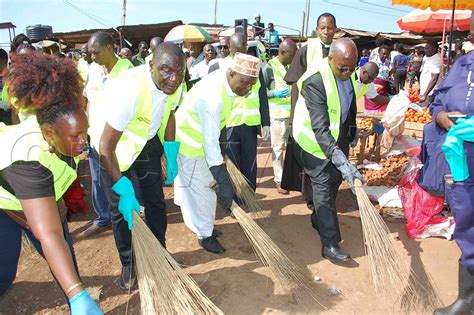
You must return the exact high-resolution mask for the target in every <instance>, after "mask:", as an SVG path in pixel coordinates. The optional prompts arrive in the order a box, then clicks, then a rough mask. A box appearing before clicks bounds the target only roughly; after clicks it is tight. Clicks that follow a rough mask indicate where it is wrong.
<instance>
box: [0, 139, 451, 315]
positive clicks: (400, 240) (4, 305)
mask: <svg viewBox="0 0 474 315" xmlns="http://www.w3.org/2000/svg"><path fill="white" fill-rule="evenodd" d="M269 152H270V149H269V147H268V144H267V145H266V146H265V145H264V146H263V147H262V148H260V152H259V160H258V165H259V169H258V174H259V179H258V181H259V184H258V189H257V193H258V197H259V198H260V199H261V200H262V203H263V205H264V207H265V209H268V210H269V215H270V218H269V219H260V220H257V221H258V223H259V224H260V225H261V226H262V228H263V229H264V230H265V231H266V232H267V233H268V235H270V237H271V238H272V239H273V240H274V241H275V243H276V244H278V246H279V247H280V248H281V249H282V250H283V251H284V252H285V253H286V254H287V255H288V256H289V257H290V258H291V259H292V261H293V262H295V263H296V264H297V265H298V266H300V267H301V268H302V269H303V270H304V272H305V275H306V276H307V277H309V278H310V279H314V277H315V276H316V277H319V278H320V281H314V280H313V281H314V283H315V286H316V287H317V288H318V292H319V293H320V301H321V302H322V303H323V304H324V305H325V306H326V307H327V309H326V310H323V309H321V308H320V307H318V305H316V304H306V303H303V304H297V303H296V302H295V300H294V298H293V297H292V296H291V295H289V294H287V293H285V292H283V291H282V290H281V289H280V288H279V287H278V286H277V285H276V284H275V282H274V278H273V276H272V274H271V272H270V270H269V269H268V268H266V267H264V266H263V265H262V263H261V262H260V261H259V260H258V259H257V258H256V256H255V254H254V252H253V250H252V248H251V246H250V244H249V242H248V240H247V239H246V237H245V235H244V233H243V231H242V230H241V228H240V226H239V224H238V223H237V221H236V220H235V219H233V218H231V217H229V216H227V215H226V213H225V212H224V211H223V210H221V209H219V210H218V212H217V217H218V219H217V222H216V225H217V228H218V229H220V230H221V231H222V232H223V233H224V235H223V236H222V237H221V238H220V240H221V243H222V245H223V246H224V247H226V248H227V252H225V253H224V254H221V255H215V254H211V253H208V252H206V251H204V250H203V249H202V248H201V247H200V246H199V245H198V243H197V241H196V238H195V236H194V235H193V233H191V232H190V231H189V230H188V229H187V228H186V227H185V226H184V224H183V221H182V217H181V213H180V210H179V208H178V207H176V206H175V205H173V203H172V189H170V188H166V190H165V193H166V198H167V202H168V206H169V216H168V218H169V225H168V232H167V244H168V249H169V250H170V251H171V252H173V253H176V254H177V255H178V256H179V257H181V258H182V259H183V261H184V263H185V264H186V265H187V266H188V267H187V268H186V271H187V272H188V273H189V274H190V275H191V276H192V277H193V278H194V279H195V280H196V281H197V283H198V284H199V286H200V287H201V289H202V290H203V292H204V293H205V294H206V295H207V296H209V297H210V298H211V300H212V301H214V303H215V304H216V305H217V306H218V307H220V308H221V309H222V310H223V311H224V312H225V313H228V314H261V313H273V314H290V313H291V314H303V313H304V314H312V313H323V314H335V313H339V314H388V313H394V314H398V313H400V310H399V308H398V307H397V302H394V301H389V300H386V299H383V298H382V297H378V296H376V295H375V293H374V291H373V289H372V287H371V284H370V280H369V277H368V269H367V260H366V257H365V254H364V247H363V244H362V231H361V225H360V218H359V212H358V211H356V209H357V203H356V200H355V198H354V197H353V195H352V194H351V192H350V190H349V189H348V187H347V186H345V185H344V186H342V187H341V190H340V193H339V196H338V202H337V209H338V212H339V222H340V226H341V231H342V237H343V239H344V241H343V247H344V248H346V249H347V250H348V251H349V252H350V254H351V256H352V258H353V261H351V262H350V263H348V264H345V265H341V266H339V265H334V264H332V263H330V262H329V261H328V260H325V259H323V258H322V257H321V243H320V240H319V237H318V235H317V232H316V231H315V230H313V228H312V227H311V223H310V212H309V210H308V209H307V208H306V205H305V203H304V202H303V201H301V199H300V194H299V193H297V192H292V193H291V194H290V195H287V196H283V195H279V194H278V193H277V192H276V189H275V186H274V183H273V180H272V178H273V176H272V168H271V157H270V155H269V154H270V153H269ZM83 179H84V183H85V184H86V186H87V185H88V184H89V180H90V179H89V178H88V177H87V176H86V175H85V176H84V177H83ZM94 216H95V215H94V213H93V212H92V213H89V214H88V215H75V216H74V217H73V220H72V222H71V223H70V224H69V227H70V230H71V233H72V235H73V237H74V240H75V244H74V246H75V252H76V256H77V259H78V263H79V268H80V272H81V276H82V279H83V282H84V283H85V284H86V285H87V286H89V287H101V295H100V306H101V307H102V309H103V310H104V311H105V312H106V313H110V314H124V313H126V311H127V308H128V313H129V314H138V313H139V310H140V302H139V295H138V291H135V292H133V293H132V294H131V295H130V296H129V295H128V293H124V292H122V291H120V289H119V288H118V285H117V277H118V275H119V274H120V270H121V266H120V263H119V259H118V255H117V251H116V249H115V243H114V240H113V235H112V232H111V231H107V232H105V233H103V234H101V235H100V236H98V237H96V238H93V239H81V238H79V237H78V235H79V233H80V232H81V231H83V230H84V229H85V228H86V227H87V223H88V222H89V221H90V220H91V219H93V218H94ZM385 218H386V222H387V224H388V226H389V228H390V231H391V236H392V237H393V238H394V240H395V244H396V247H397V249H398V250H399V251H400V253H401V254H402V257H403V259H404V260H405V261H406V262H407V263H409V264H410V265H411V266H412V268H413V269H414V270H415V271H416V272H417V274H418V276H419V278H420V279H421V281H422V282H423V281H425V280H426V274H430V275H431V276H432V278H433V279H434V282H435V284H436V285H437V287H438V289H439V292H440V296H441V298H442V301H443V303H444V304H448V303H451V301H453V300H454V299H455V297H456V296H457V261H458V257H459V250H458V248H457V246H456V244H455V243H454V242H450V241H446V240H444V239H438V238H431V239H426V240H422V241H419V240H411V239H408V238H407V237H406V234H405V231H404V221H403V220H402V219H392V218H390V217H385ZM333 287H336V288H337V289H338V290H339V292H340V294H338V295H331V294H330V293H329V290H328V289H330V288H333ZM67 311H68V308H67V305H66V304H65V300H64V298H63V296H62V293H61V291H60V289H59V287H58V286H57V285H56V284H55V283H54V280H53V278H52V276H51V274H50V271H49V269H48V266H47V264H46V263H45V261H44V260H43V259H42V258H41V257H40V256H39V255H38V254H37V253H36V252H35V251H34V250H32V251H28V250H24V251H23V253H22V256H21V260H20V264H19V266H18V273H17V278H16V280H15V283H14V285H13V286H12V288H11V290H10V291H9V292H8V293H7V295H6V296H5V297H3V298H2V299H1V300H0V314H31V313H40V314H47V313H66V312H67ZM431 312H432V310H429V309H427V310H426V313H431Z"/></svg>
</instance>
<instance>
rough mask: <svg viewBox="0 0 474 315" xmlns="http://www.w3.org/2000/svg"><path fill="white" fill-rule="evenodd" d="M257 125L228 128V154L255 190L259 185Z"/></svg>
mask: <svg viewBox="0 0 474 315" xmlns="http://www.w3.org/2000/svg"><path fill="white" fill-rule="evenodd" d="M257 131H258V128H257V126H247V125H240V126H236V127H229V128H227V145H226V154H227V156H228V157H229V158H230V159H231V161H232V162H234V164H235V166H237V168H238V169H239V170H240V172H241V173H242V175H244V176H245V177H246V178H247V179H248V181H249V183H250V186H252V189H253V190H254V191H255V190H256V187H257Z"/></svg>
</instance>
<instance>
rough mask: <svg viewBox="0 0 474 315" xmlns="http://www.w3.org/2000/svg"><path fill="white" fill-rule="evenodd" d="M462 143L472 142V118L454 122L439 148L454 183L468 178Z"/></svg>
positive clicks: (473, 122) (473, 136)
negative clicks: (441, 150)
mask: <svg viewBox="0 0 474 315" xmlns="http://www.w3.org/2000/svg"><path fill="white" fill-rule="evenodd" d="M464 141H469V142H474V117H471V118H468V119H463V118H460V119H458V120H456V125H454V126H452V127H451V128H450V129H449V131H448V134H447V136H446V140H445V141H444V143H443V145H442V147H441V148H442V149H443V152H444V156H445V157H446V161H448V164H449V168H450V169H451V173H452V175H453V178H454V180H455V181H463V180H466V179H467V178H469V168H468V165H467V157H466V152H465V149H464Z"/></svg>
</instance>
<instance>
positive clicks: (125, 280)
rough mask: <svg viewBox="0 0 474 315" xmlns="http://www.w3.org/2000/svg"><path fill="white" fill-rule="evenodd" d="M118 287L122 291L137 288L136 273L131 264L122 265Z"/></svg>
mask: <svg viewBox="0 0 474 315" xmlns="http://www.w3.org/2000/svg"><path fill="white" fill-rule="evenodd" d="M119 287H120V289H122V290H123V291H128V290H135V289H136V288H137V274H136V273H135V268H134V267H133V266H123V267H122V274H121V275H120V281H119Z"/></svg>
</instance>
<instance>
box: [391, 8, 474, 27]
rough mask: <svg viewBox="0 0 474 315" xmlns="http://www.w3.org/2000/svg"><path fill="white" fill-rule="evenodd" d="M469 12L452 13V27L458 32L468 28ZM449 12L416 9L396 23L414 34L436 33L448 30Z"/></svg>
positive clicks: (457, 11)
mask: <svg viewBox="0 0 474 315" xmlns="http://www.w3.org/2000/svg"><path fill="white" fill-rule="evenodd" d="M471 12H472V11H471V10H456V11H455V12H454V21H453V22H454V24H453V25H454V27H455V28H456V29H459V30H460V31H467V30H469V28H470V19H471ZM451 15H452V12H451V10H438V11H432V10H431V9H430V8H428V9H425V10H421V9H416V10H414V11H412V12H410V13H408V14H407V15H405V16H404V17H402V18H401V19H399V20H398V21H397V23H398V26H399V27H400V28H401V29H402V30H404V31H411V32H416V33H438V32H444V31H446V30H447V29H448V28H449V22H450V21H451Z"/></svg>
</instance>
